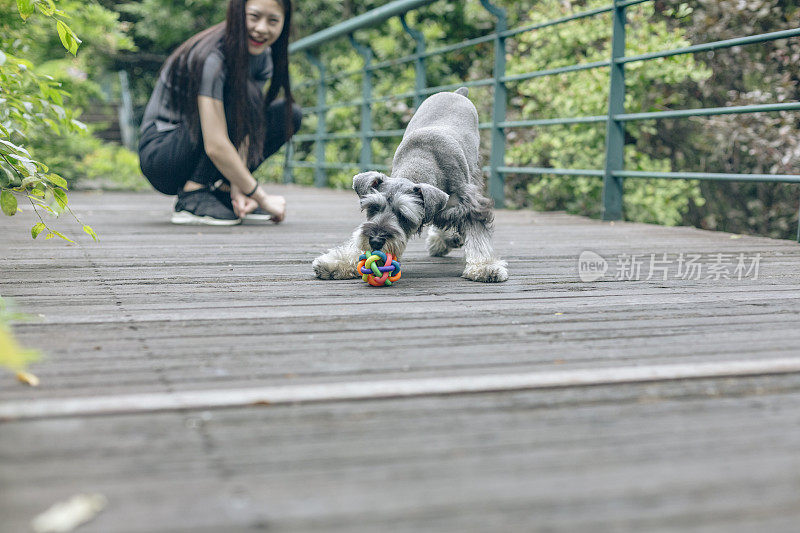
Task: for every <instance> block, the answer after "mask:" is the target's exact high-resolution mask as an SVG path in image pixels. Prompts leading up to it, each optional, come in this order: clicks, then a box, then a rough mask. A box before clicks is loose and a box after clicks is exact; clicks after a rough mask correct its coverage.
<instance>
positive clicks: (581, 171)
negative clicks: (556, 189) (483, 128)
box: [483, 166, 604, 177]
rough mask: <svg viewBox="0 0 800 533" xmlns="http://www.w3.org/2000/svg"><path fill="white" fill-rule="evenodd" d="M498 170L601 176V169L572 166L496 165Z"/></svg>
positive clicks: (505, 172)
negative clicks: (575, 167)
mask: <svg viewBox="0 0 800 533" xmlns="http://www.w3.org/2000/svg"><path fill="white" fill-rule="evenodd" d="M489 170H491V167H488V166H486V167H483V171H484V172H488V171H489ZM497 171H498V172H502V173H503V174H558V175H563V176H599V177H602V176H603V175H604V172H603V171H602V170H587V169H572V168H538V167H497Z"/></svg>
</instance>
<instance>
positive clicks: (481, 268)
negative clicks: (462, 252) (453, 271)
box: [462, 259, 508, 283]
mask: <svg viewBox="0 0 800 533" xmlns="http://www.w3.org/2000/svg"><path fill="white" fill-rule="evenodd" d="M507 266H508V263H506V262H505V261H501V260H500V259H493V260H491V261H485V262H480V263H467V267H466V268H465V269H464V273H463V274H462V276H463V277H465V278H467V279H471V280H472V281H482V282H484V283H498V282H501V281H506V280H507V279H508V269H507V268H506V267H507Z"/></svg>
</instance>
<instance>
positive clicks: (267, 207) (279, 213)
mask: <svg viewBox="0 0 800 533" xmlns="http://www.w3.org/2000/svg"><path fill="white" fill-rule="evenodd" d="M242 196H244V195H242ZM245 198H247V197H246V196H245ZM247 199H248V200H255V201H256V202H258V205H260V206H261V208H262V209H263V210H264V211H266V212H267V213H269V214H270V215H272V221H273V222H275V223H278V222H281V221H282V220H283V219H284V217H286V199H285V198H284V197H283V196H276V195H271V194H267V193H266V192H264V189H262V188H261V187H260V186H259V187H258V189H256V192H255V193H253V195H252V196H251V197H250V198H247ZM253 209H255V208H253ZM248 213H249V211H248Z"/></svg>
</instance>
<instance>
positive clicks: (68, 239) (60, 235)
mask: <svg viewBox="0 0 800 533" xmlns="http://www.w3.org/2000/svg"><path fill="white" fill-rule="evenodd" d="M51 231H52V232H53V233H51V235H52V234H56V235H58V236H59V237H61V238H62V239H64V240H65V241H69V242H71V243H72V244H75V241H73V240H72V239H70V238H69V237H67V236H66V235H64V234H63V233H60V232H58V231H56V230H51Z"/></svg>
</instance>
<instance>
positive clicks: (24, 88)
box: [0, 0, 130, 240]
mask: <svg viewBox="0 0 800 533" xmlns="http://www.w3.org/2000/svg"><path fill="white" fill-rule="evenodd" d="M62 8H63V9H62ZM78 8H80V9H79V10H78ZM64 9H67V10H75V11H76V12H77V13H78V16H77V17H75V18H70V17H69V15H67V11H65V10H64ZM15 10H17V11H18V16H14V15H15V13H14V11H15ZM0 14H2V17H0V104H2V105H0V189H2V206H3V212H4V213H5V215H7V216H13V215H15V214H16V212H17V210H18V205H17V204H18V199H19V198H21V199H23V200H27V202H28V203H30V204H31V206H32V207H33V210H34V211H35V212H36V214H37V215H38V217H39V222H38V223H36V225H35V226H34V228H33V229H32V231H31V236H32V237H33V238H36V237H37V236H38V235H39V234H41V233H43V232H46V239H50V238H52V237H60V238H62V239H65V240H69V239H67V238H66V237H65V236H64V235H63V234H61V233H59V232H57V231H55V230H52V229H50V228H49V226H47V223H46V222H45V220H44V219H43V218H42V212H45V213H49V214H51V215H54V216H58V215H59V214H61V213H63V212H65V211H66V212H70V213H72V212H71V210H70V209H69V200H68V198H67V195H66V192H65V191H66V189H67V187H68V184H67V181H66V180H65V179H64V178H63V177H62V176H61V175H60V174H58V173H57V172H56V171H54V169H53V168H52V167H51V166H49V165H48V164H45V163H44V162H42V161H43V158H41V157H40V156H41V155H42V153H44V155H46V152H47V149H42V150H39V149H38V148H39V147H52V146H54V145H58V144H63V143H64V142H68V141H64V140H63V139H75V138H88V132H87V128H86V126H85V125H84V124H82V123H81V122H80V121H78V116H79V114H80V111H79V110H78V109H76V108H75V104H76V103H78V101H80V100H81V99H80V98H78V99H72V98H71V94H70V92H69V91H68V90H66V89H65V83H63V82H62V81H61V80H64V79H66V80H70V82H71V83H70V85H71V87H70V88H72V89H78V88H81V85H85V86H86V87H87V88H88V90H87V91H81V94H86V93H91V92H93V91H95V88H96V86H95V85H94V84H92V83H90V82H86V83H83V84H82V83H81V81H82V80H81V78H83V79H84V80H85V79H86V77H87V73H86V72H87V71H91V70H93V69H95V68H100V67H99V65H100V64H101V63H102V61H100V60H98V58H97V55H95V56H92V57H93V59H92V61H83V60H82V59H80V58H76V57H75V58H73V59H72V60H65V59H63V57H64V54H63V52H62V53H61V55H60V56H59V55H58V54H55V53H54V50H56V49H57V48H58V47H62V46H63V49H64V50H66V51H67V52H68V53H70V54H72V56H76V55H77V51H78V47H79V46H80V45H81V42H82V41H81V40H80V39H79V38H78V37H77V35H76V33H75V32H74V31H73V30H72V28H71V26H70V24H76V25H77V27H79V28H81V29H85V30H86V31H87V33H88V34H89V36H90V37H91V43H92V44H91V45H90V46H89V51H90V52H92V53H98V52H100V51H102V50H112V49H116V48H117V47H119V46H130V43H126V42H125V39H124V38H123V37H122V34H121V33H119V32H118V31H116V29H115V28H113V26H114V24H116V21H117V16H116V15H115V14H114V13H112V12H110V11H107V10H105V9H103V8H102V7H101V6H99V5H98V4H96V3H94V2H90V3H85V2H78V1H76V0H63V1H62V2H60V4H59V5H58V6H57V5H56V4H55V2H54V1H53V0H18V1H16V2H15V3H12V1H11V0H0ZM68 21H69V23H68ZM109 26H112V28H109ZM54 30H55V31H54ZM54 40H55V41H54ZM37 65H42V66H43V67H42V68H39V67H38V66H37ZM90 65H91V66H90ZM84 101H85V100H84ZM40 152H42V153H40ZM58 153H59V155H60V156H61V157H62V158H64V159H66V160H70V161H73V160H74V159H75V158H74V157H73V158H72V159H70V156H71V155H73V154H69V152H68V151H59V152H58ZM44 160H47V159H46V158H45V159H44ZM48 161H49V160H48ZM56 163H57V161H56ZM65 169H66V170H69V169H68V168H65ZM58 170H62V169H61V168H58ZM73 216H74V214H73ZM76 220H77V218H76ZM82 226H85V225H83V224H82ZM85 227H86V228H88V230H89V231H87V230H85V231H86V232H87V233H88V234H89V235H91V236H92V237H93V238H96V235H95V233H94V231H93V230H91V228H89V227H88V226H85Z"/></svg>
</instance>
